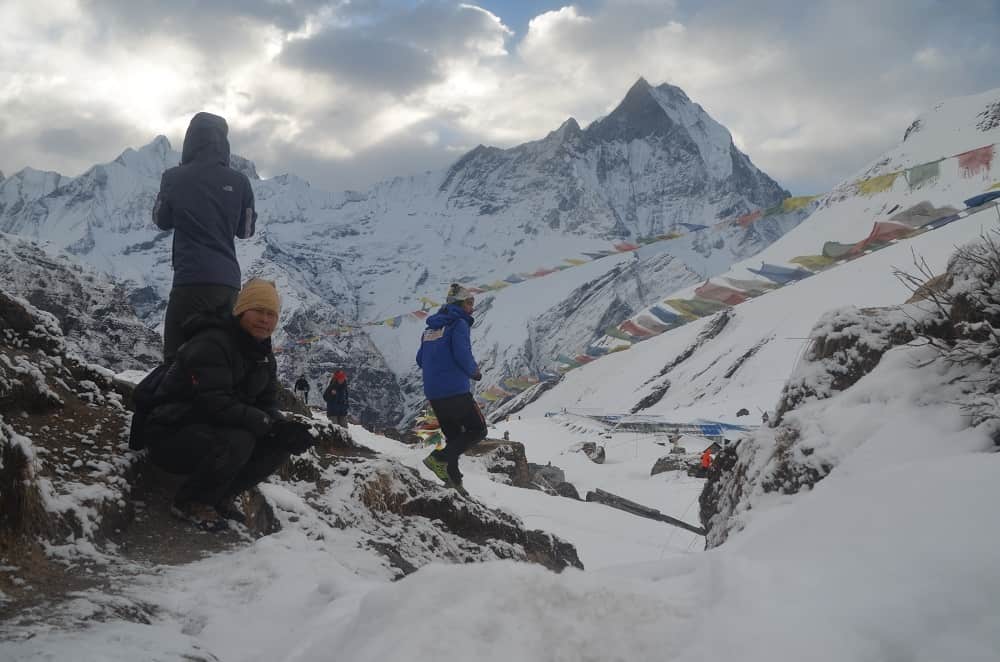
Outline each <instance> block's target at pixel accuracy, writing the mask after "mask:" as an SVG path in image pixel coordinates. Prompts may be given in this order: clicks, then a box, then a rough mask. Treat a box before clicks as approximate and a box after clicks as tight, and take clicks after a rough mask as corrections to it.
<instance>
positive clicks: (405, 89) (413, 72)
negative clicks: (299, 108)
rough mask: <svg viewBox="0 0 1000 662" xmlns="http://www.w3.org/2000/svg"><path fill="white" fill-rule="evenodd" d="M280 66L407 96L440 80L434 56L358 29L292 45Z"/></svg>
mask: <svg viewBox="0 0 1000 662" xmlns="http://www.w3.org/2000/svg"><path fill="white" fill-rule="evenodd" d="M281 63H282V64H285V65H287V66H291V67H297V68H302V69H307V70H311V71H317V72H322V73H326V74H329V75H330V76H332V77H333V78H334V79H335V80H336V81H337V82H339V83H345V84H348V85H351V86H354V87H361V88H367V89H373V90H380V91H383V92H388V93H391V94H399V95H405V94H408V93H410V92H412V91H414V90H416V89H419V88H421V87H424V86H425V85H428V84H429V83H432V82H435V81H437V80H439V79H440V76H441V74H440V71H439V69H438V65H437V61H436V60H435V57H434V55H433V54H432V53H430V52H428V51H426V50H422V49H420V48H418V47H416V46H414V45H412V44H408V43H404V42H399V41H394V40H391V39H388V38H385V37H382V36H380V35H378V34H372V33H370V32H367V31H365V32H362V31H359V30H356V29H342V28H331V29H328V30H325V31H324V32H322V33H320V34H318V35H316V36H315V37H312V38H309V39H302V40H299V41H295V42H292V43H291V44H289V45H288V46H287V47H286V48H285V50H284V52H283V53H282V55H281Z"/></svg>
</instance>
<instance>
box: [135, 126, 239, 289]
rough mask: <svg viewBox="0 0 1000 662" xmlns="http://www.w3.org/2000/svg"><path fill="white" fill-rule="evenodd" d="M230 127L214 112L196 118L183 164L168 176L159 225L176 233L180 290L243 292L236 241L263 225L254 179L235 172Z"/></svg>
mask: <svg viewBox="0 0 1000 662" xmlns="http://www.w3.org/2000/svg"><path fill="white" fill-rule="evenodd" d="M228 134H229V126H228V125H227V124H226V120H225V119H223V118H221V117H219V116H218V115H212V114H210V113H198V114H197V115H195V116H194V117H193V118H191V124H190V125H189V126H188V129H187V133H186V134H185V135H184V148H183V150H182V152H181V164H180V165H179V166H177V167H175V168H170V169H169V170H167V171H166V172H164V173H163V178H162V179H161V180H160V192H159V194H158V195H157V196H156V204H155V205H154V206H153V222H154V223H156V225H157V226H158V227H159V228H160V229H161V230H173V231H174V245H173V265H174V286H177V285H228V286H229V287H234V288H236V289H239V287H240V265H239V262H237V260H236V246H235V244H234V242H233V238H234V237H239V238H241V239H246V238H248V237H251V236H253V233H254V229H255V226H256V221H257V212H256V211H254V200H253V189H251V188H250V180H249V179H247V176H246V175H244V174H243V173H241V172H237V171H236V170H233V169H232V168H230V167H229V139H228V137H227V136H228Z"/></svg>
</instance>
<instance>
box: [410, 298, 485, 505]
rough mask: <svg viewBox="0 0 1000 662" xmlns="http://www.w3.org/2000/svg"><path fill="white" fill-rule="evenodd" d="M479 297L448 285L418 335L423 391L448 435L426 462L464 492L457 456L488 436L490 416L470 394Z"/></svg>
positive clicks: (475, 369) (476, 368) (476, 376)
mask: <svg viewBox="0 0 1000 662" xmlns="http://www.w3.org/2000/svg"><path fill="white" fill-rule="evenodd" d="M474 307H475V298H474V297H473V296H472V293H471V292H469V291H468V290H467V289H465V288H464V287H461V286H460V285H458V284H457V283H452V285H451V287H449V288H448V296H447V299H446V303H445V305H444V306H442V307H441V309H440V310H439V311H438V312H437V313H435V314H433V315H431V316H430V317H428V318H427V328H426V329H424V333H423V336H421V339H420V350H419V351H418V352H417V365H418V366H420V368H421V370H422V371H423V378H424V395H425V396H427V399H428V400H429V401H430V404H431V409H433V410H434V415H435V416H437V419H438V423H439V424H440V426H441V434H443V435H444V439H445V447H444V448H442V449H439V450H435V451H433V452H432V453H431V454H430V455H428V456H427V457H426V458H425V459H424V465H425V466H426V467H427V468H428V469H430V470H431V471H433V472H434V475H436V476H437V477H438V478H440V479H441V480H442V481H444V483H445V485H447V486H449V487H453V488H455V489H456V490H458V491H459V492H461V493H462V494H466V491H465V488H464V487H463V486H462V473H461V472H460V471H459V470H458V458H459V457H460V456H461V455H462V453H464V452H465V451H466V450H467V449H468V448H469V447H471V446H472V445H473V444H475V443H476V442H478V441H480V440H482V439H484V438H485V437H486V419H484V418H483V413H482V412H481V411H480V410H479V405H477V404H476V401H475V399H474V398H473V397H472V386H471V383H470V381H469V380H476V381H479V380H480V379H482V375H481V374H480V372H479V366H478V365H477V364H476V359H475V358H473V356H472V341H471V338H470V329H471V328H472V324H473V322H474V320H473V318H472V310H473V308H474Z"/></svg>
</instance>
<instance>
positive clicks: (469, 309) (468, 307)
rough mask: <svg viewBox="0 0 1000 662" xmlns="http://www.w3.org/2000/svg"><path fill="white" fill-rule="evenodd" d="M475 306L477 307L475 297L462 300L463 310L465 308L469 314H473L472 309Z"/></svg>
mask: <svg viewBox="0 0 1000 662" xmlns="http://www.w3.org/2000/svg"><path fill="white" fill-rule="evenodd" d="M475 307H476V300H475V299H466V300H465V301H463V302H462V310H464V311H465V312H466V313H468V314H469V315H471V314H472V310H473V308H475Z"/></svg>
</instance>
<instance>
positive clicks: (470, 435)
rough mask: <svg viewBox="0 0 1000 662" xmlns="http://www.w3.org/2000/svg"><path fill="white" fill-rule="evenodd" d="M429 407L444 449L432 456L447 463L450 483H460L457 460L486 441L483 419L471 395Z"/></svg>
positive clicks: (460, 476)
mask: <svg viewBox="0 0 1000 662" xmlns="http://www.w3.org/2000/svg"><path fill="white" fill-rule="evenodd" d="M430 403H431V409H433V410H434V415H435V416H437V419H438V424H439V425H440V426H441V434H443V435H444V441H445V446H444V448H443V449H441V450H440V451H434V454H435V455H436V456H437V457H438V458H440V459H442V460H444V461H445V462H447V463H448V475H449V476H451V479H452V480H454V481H455V482H461V481H462V472H461V471H459V470H458V458H459V457H461V455H462V453H464V452H465V451H466V450H468V449H469V447H471V446H472V445H473V444H475V443H476V442H479V441H482V440H483V439H485V438H486V419H485V418H483V412H481V411H479V405H477V404H476V401H475V399H473V397H472V394H471V393H462V394H460V395H453V396H451V397H450V398H441V399H440V400H431V401H430Z"/></svg>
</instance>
